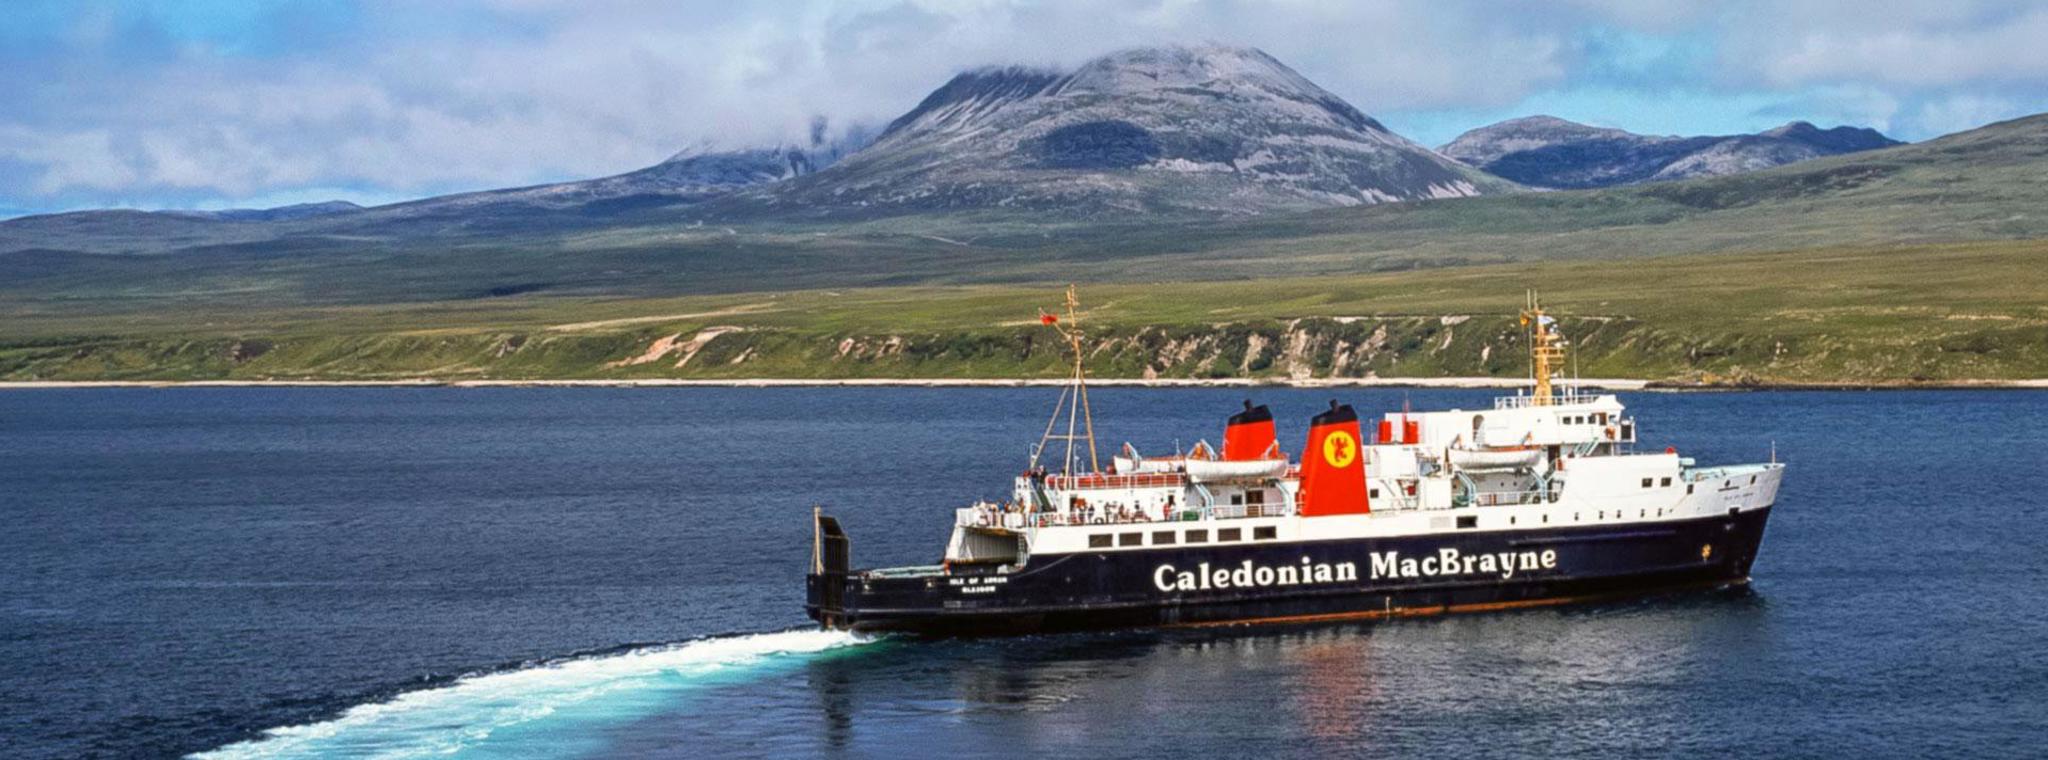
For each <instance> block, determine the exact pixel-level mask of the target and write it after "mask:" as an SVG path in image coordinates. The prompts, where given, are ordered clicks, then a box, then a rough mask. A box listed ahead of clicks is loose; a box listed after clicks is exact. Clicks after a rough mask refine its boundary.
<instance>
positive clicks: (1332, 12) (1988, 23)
mask: <svg viewBox="0 0 2048 760" xmlns="http://www.w3.org/2000/svg"><path fill="white" fill-rule="evenodd" d="M367 2H369V3H370V4H369V5H368V6H367V7H366V8H365V9H364V10H363V11H362V13H361V16H362V20H361V21H360V22H359V23H358V25H357V27H355V28H351V29H350V30H349V31H347V32H345V33H340V32H337V33H335V34H334V35H333V36H331V38H323V41H322V42H321V44H320V45H319V46H318V47H317V48H315V49H308V50H300V51H291V52H287V53H286V54H282V55H269V56H255V55H247V54H241V53H237V52H234V51H232V50H224V49H223V48H222V47H220V46H218V45H215V44H212V43H210V42H205V41H200V42H192V41H180V40H175V39H168V40H167V39H165V38H163V37H162V36H161V35H151V34H147V33H142V32H136V31H135V30H134V29H133V28H132V27H133V25H132V24H129V25H124V22H123V21H121V20H120V19H116V18H113V17H110V16H109V15H108V14H106V13H102V12H99V11H97V10H87V11H81V12H80V18H78V19H76V20H75V23H73V25H72V26H71V28H69V29H67V30H65V31H64V33H63V34H61V35H57V36H56V42H54V43H53V44H54V45H56V48H55V52H52V53H50V54H48V55H46V56H43V57H42V58H41V59H29V58H12V59H0V62H12V63H16V64H21V65H20V66H17V67H15V68H17V69H18V70H17V71H16V72H15V73H14V75H13V77H12V79H11V81H10V83H9V87H8V88H0V199H5V200H7V201H9V202H10V203H12V204H14V205H29V204H31V203H36V202H38V201H35V200H33V199H34V198H44V199H50V200H47V201H44V202H45V203H46V204H49V203H55V204H65V203H75V202H78V201H79V199H88V200H89V199H93V198H117V197H119V198H135V197H158V198H182V199H188V200H190V201H193V202H199V201H204V200H207V199H212V198H221V197H228V198H236V197H241V198H256V197H277V196H281V195H288V194H291V193H293V192H295V191H297V190H301V189H304V188H350V187H353V188H362V189H363V190H364V192H366V193H370V194H376V195H380V196H388V195H390V194H401V195H416V194H426V193H432V192H443V191H449V190H456V189H467V188H479V187H492V186H504V185H511V184H521V183H531V182H540V181H548V180H554V179H561V178H570V177H587V176H595V175H601V174H607V173H613V172H618V171H625V170H630V169H634V168H638V167H640V166H644V165H647V164H649V163H652V162H654V161H657V160H659V159H661V158H662V157H664V156H666V155H668V154H670V153H672V152H674V151H675V150H677V149H678V148H681V147H684V146H690V145H695V144H700V143H705V142H709V143H710V144H713V145H723V146H741V145H753V144H761V143H765V142H776V141H797V140H801V139H803V138H804V136H805V134H806V131H807V129H808V125H809V123H810V120H811V119H812V117H813V116H815V115H818V114H824V115H827V116H829V117H831V119H832V120H833V123H835V124H841V125H844V124H849V123H856V122H859V123H868V124H878V123H881V122H884V121H886V120H888V119H890V118H892V117H894V116H895V115H897V114H899V113H901V112H903V111H904V110H907V109H908V108H909V107H910V106H912V105H913V104H915V103H916V102H917V100H918V99H919V98H921V97H923V96H924V95H925V94H926V93H927V92H929V91H930V90H931V89H932V88H933V87H935V86H937V85H938V84H940V83H942V82H943V81H944V80H945V79H946V78H947V77H948V76H950V75H951V74H952V73H954V72H956V71H958V70H961V69H964V68H969V67H973V66H977V65H983V64H993V63H1027V64H1044V65H1055V66H1072V65H1075V64H1077V63H1079V62H1081V61H1082V60H1085V59H1086V58H1089V57H1092V56H1095V55H1098V54H1101V53H1104V52H1107V51H1109V50H1113V49H1117V48H1121V47H1129V46H1134V45H1147V44H1161V43H1174V42H1182V43H1189V42H1200V41H1206V40H1213V41H1219V42H1225V43H1232V44H1244V45H1252V46H1257V47H1260V48H1263V49H1265V50H1267V51H1268V52H1270V53H1272V54H1274V55H1275V56H1276V57H1278V58H1279V59H1281V60H1282V61H1284V62H1286V63H1288V64H1289V65H1291V66H1293V67H1295V68H1296V69H1299V70H1300V71H1301V72H1302V73H1303V74H1305V75H1307V76H1308V77H1309V78H1311V79H1313V80H1315V81H1316V82H1318V83H1320V84H1322V85H1323V86H1325V87H1327V88H1329V89H1331V90H1332V91H1334V92H1336V93H1337V94H1338V95H1340V96H1343V97H1344V98H1346V99H1348V100H1350V101H1352V102H1353V103H1354V104H1356V105H1358V106H1359V107H1360V108H1362V109H1363V110H1365V111H1367V112H1368V113H1387V112H1396V113H1407V114H1426V113H1430V112H1437V113H1480V112H1492V111H1497V110H1498V109H1503V108H1509V107H1513V106H1515V105H1516V104H1518V103H1525V102H1530V99H1531V98H1532V97H1537V96H1540V95H1542V94H1543V93H1558V92H1565V93H1569V92H1571V91H1574V88H1581V89H1583V88H1586V87H1589V86H1593V85H1589V84H1588V83H1587V82H1585V81H1578V80H1575V79H1574V77H1575V76H1583V73H1584V72H1583V69H1584V68H1585V66H1584V64H1585V63H1586V62H1585V61H1583V60H1581V59H1580V57H1581V56H1583V55H1585V52H1584V50H1583V49H1582V46H1579V45H1577V44H1576V41H1578V40H1580V39H1582V38H1583V35H1584V34H1586V33H1587V30H1588V29H1626V30H1630V33H1632V34H1639V35H1671V36H1674V37H1684V38H1686V39H1689V40H1690V39H1702V40H1709V41H1711V46H1712V48H1713V49H1714V50H1715V55H1714V59H1713V61H1714V62H1715V64H1716V65H1714V66H1712V67H1711V68H1712V69H1713V71H1712V72H1711V73H1707V74H1692V73H1686V72H1680V73H1678V74H1673V75H1672V76H1696V77H1699V76H1703V77H1706V78H1707V79H1709V80H1711V81H1674V82H1671V83H1669V85H1668V86H1662V85H1660V83H1659V82H1657V81H1656V77H1657V76H1660V73H1659V72H1658V71H1655V70H1652V71H1647V72H1642V73H1641V74H1640V78H1641V80H1642V81H1641V82H1636V83H1631V84H1629V85H1627V86H1629V87H1639V88H1645V89H1641V90H1640V91H1639V92H1638V93H1637V97H1638V100H1640V101H1641V102H1642V103H1649V104H1654V103H1656V102H1659V101H1658V99H1659V98H1660V97H1665V96H1667V95H1668V94H1669V93H1673V92H1686V91H1700V90H1703V89H1712V90H1716V91H1717V92H1718V93H1720V94H1722V95H1725V96H1727V98H1728V99H1729V100H1730V101H1731V102H1732V101H1737V100H1743V99H1746V98H1748V97H1749V96H1750V95H1752V94H1754V93H1756V92H1760V91H1775V92H1777V99H1778V100H1787V99H1790V100H1792V101H1794V102H1806V101H1799V100H1798V98H1804V97H1808V95H1807V94H1808V93H1820V94H1821V96H1818V97H1815V98H1812V99H1811V102H1813V103H1815V104H1816V108H1827V109H1833V112H1835V113H1839V114H1841V116H1840V117H1839V118H1841V119H1843V120H1850V119H1855V118H1865V119H1870V120H1872V121H1877V120H1885V121H1886V122H1887V123H1889V122H1890V121H1891V120H1893V119H1894V116H1895V115H1896V121H1897V123H1898V124H1902V125H1906V126H1908V127H1910V128H1915V129H1947V128H1950V127H1951V126H1954V125H1960V124H1964V123H1965V122H1967V121H1968V120H1970V119H1972V118H1977V117H1980V116H1983V115H1986V114H1994V113H1995V114H2001V115H2010V113H2008V112H2009V111H2012V110H2013V109H2024V108H2026V107H2028V106H2029V105H2030V104H2039V103H2041V102H2043V98H2041V97H2038V94H2039V93H2042V92H2048V53H2044V52H2043V51H2044V49H2048V47H2044V46H2042V45H2040V44H2039V43H2038V40H2041V39H2048V10H2036V9H2032V8H2031V6H2025V5H2013V4H2008V3H1993V2H1959V3H1949V4H1922V3H1907V2H1894V1H1893V0H1870V1H1869V2H1857V3H1848V2H1807V3H1795V2H1749V3H1742V4H1738V5H1732V6H1731V5H1727V4H1722V3H1710V2H1705V1H1704V0H1667V1H1665V2H1624V1H1623V0H1571V1H1570V2H1566V3H1562V4H1546V5H1522V4H1499V3H1488V2H1481V1H1480V0H1439V1H1438V2H1393V1H1391V0H1369V1H1366V2H1336V1H1317V0H1238V1H1232V0H1214V1H1209V0H1099V1H1096V2H1087V1H1085V0H1045V1H1043V2H1039V1H1033V0H962V1H960V2H940V1H939V0H846V1H844V2H830V1H828V0H790V1H787V2H771V1H769V0H757V1H755V2H725V3H719V2H700V3H673V2H666V1H665V0H616V1H612V2H563V1H559V0H470V1H469V2H462V3H458V2H455V1H454V0H450V1H449V2H437V3H411V2H397V1H396V0H367ZM285 42H287V43H289V42H292V40H286V41H285ZM1703 44H1706V43H1703ZM287 47H289V45H287ZM4 55H8V54H7V53H6V52H5V51H0V56H4ZM24 55H26V54H24ZM1653 64H1654V62H1653ZM1652 68H1653V69H1654V68H1655V66H1654V65H1653V66H1652ZM1596 84H1597V83H1596ZM1609 85H1611V83H1609ZM1618 97H1630V95H1629V94H1628V93H1627V92H1620V93H1619V95H1618ZM1667 99H1668V98H1667ZM1900 103H1911V104H1919V105H1908V106H1901V105H1899V104H1900ZM1627 108H1628V104H1626V103H1623V104H1620V105H1619V106H1618V107H1617V109H1616V110H1617V112H1625V111H1626V110H1627ZM1795 116H1796V115H1795ZM1817 116H1818V115H1817Z"/></svg>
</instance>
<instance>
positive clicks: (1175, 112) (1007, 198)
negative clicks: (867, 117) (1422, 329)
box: [732, 45, 1513, 215]
mask: <svg viewBox="0 0 2048 760" xmlns="http://www.w3.org/2000/svg"><path fill="white" fill-rule="evenodd" d="M1512 188H1513V186H1512V185H1511V184H1510V183H1507V182H1504V181H1501V180H1499V179H1496V178H1492V177H1489V176H1487V175H1485V174H1483V173H1480V172H1476V171H1473V170H1471V169H1470V168H1468V167H1465V166H1461V165H1459V164H1457V163H1456V162H1453V161H1450V160H1447V159H1445V158H1444V157H1443V156H1440V155H1437V154H1436V153H1434V152H1432V151H1430V150H1429V149H1428V148H1425V147H1423V146H1421V145H1418V144H1416V143H1414V142H1412V141H1409V140H1408V139H1406V138H1403V137H1401V136H1400V135H1397V134H1394V133H1393V132H1392V131H1390V130H1388V129H1387V128H1386V127H1385V126H1384V125H1382V124H1380V123H1379V122H1378V121H1376V120H1374V119H1373V118H1372V117H1370V116H1367V115H1365V114H1364V113H1362V112H1360V111H1359V110H1358V109H1357V108H1354V107H1353V106H1351V104H1349V103H1346V102H1344V100H1343V99H1342V98H1339V97H1337V96H1336V95H1334V94H1331V93H1330V92H1329V91H1327V90H1324V89H1323V88H1321V87H1318V86H1316V85H1315V83H1313V82H1310V81H1309V80H1308V79H1306V78H1304V77H1302V76H1301V75H1300V74H1298V73H1296V72H1295V71H1294V70H1293V69H1290V68H1288V67H1287V66H1286V65H1284V64H1282V63H1280V62H1279V61H1277V60H1275V59H1274V58H1273V57H1272V56H1270V55H1267V54H1265V53H1264V52H1261V51H1258V50H1255V49H1251V48H1239V47H1226V46H1218V45H1208V46H1199V47H1161V48H1141V49H1136V50H1125V51H1122V52H1118V53H1113V54H1110V55H1107V56H1103V57H1101V58H1097V59H1095V60H1092V61H1089V62H1088V63H1086V64H1084V65H1082V66H1081V67H1080V68H1078V69H1076V70H1074V71H1070V72H1061V71H1049V70H1039V69H1030V68H1018V67H1006V68H988V69H980V70H974V71H969V72H966V73H962V74H960V75H958V76H956V77H954V78H953V79H952V80H951V81H949V82H947V83H946V84H945V85H944V86H942V87H940V88H939V89H937V90H936V91H933V92H932V93H931V95H930V96H928V97H926V98H925V99H924V101H923V102H921V103H919V104H918V105H917V107H916V108H914V109H912V110H911V111H910V112H909V113H906V114H904V115H903V116H902V117H900V118H898V119H896V120H895V121H894V122H893V123H891V124H890V125H889V127H888V129H887V130H885V131H884V132H883V133H882V135H881V136H880V137H879V138H877V139H876V140H875V143H874V144H873V145H871V146H869V147H868V148H867V149H865V150H862V151H860V152H858V153H855V154H854V155H852V156H850V157H848V158H847V159H846V160H845V161H843V162H841V163H840V164H839V165H837V166H834V167H832V168H831V169H829V170H827V171H822V172H818V173H817V174H815V175H811V176H809V177H803V178H799V179H797V180H795V181H793V182H788V183H781V184H778V185H775V186H772V187H762V188H757V189H755V190H752V191H749V192H747V193H744V194H741V195H739V196H735V198H734V199H732V200H734V201H735V202H741V203H750V204H754V205H756V206H758V207H761V208H765V209H768V210H771V211H784V212H789V211H796V212H800V213H815V212H818V211H821V210H822V211H825V212H835V211H847V210H858V211H862V212H866V213H875V212H881V213H900V212H904V211H919V210H933V209H970V208H986V209H993V208H1005V209H1030V210H1037V211H1058V212H1063V213H1066V214H1079V215H1094V214H1118V213H1127V212H1131V211H1193V212H1202V213H1223V214H1248V213H1260V212H1268V211H1282V210H1297V209H1310V208H1323V207H1331V206H1351V205H1362V204H1373V203H1385V202H1391V201H1406V200H1420V199H1427V198H1455V197H1463V196H1471V195H1479V194H1482V193H1487V192H1496V191H1502V190H1509V189H1512Z"/></svg>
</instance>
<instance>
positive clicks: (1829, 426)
mask: <svg viewBox="0 0 2048 760" xmlns="http://www.w3.org/2000/svg"><path fill="white" fill-rule="evenodd" d="M1056 393H1057V391H1056V390H1049V389H963V388H954V389H910V388H852V389H831V388H805V389H798V388H775V389H720V388H635V389H627V388H619V389H595V388H577V389H546V388H500V389H446V388H419V389H370V388H346V389H341V388H317V389H316V388H298V389H288V388H181V389H90V390H16V391H0V756H6V757H14V758H42V757H51V758H59V757H61V758H72V757H122V758H126V757H167V756H180V755H186V754H192V753H197V754H199V755H201V756H203V757H221V758H242V757H424V756H436V757H440V756H452V757H458V758H465V757H467V758H559V757H632V756H646V757H675V758H702V757H725V756H774V757H811V756H830V757H901V756H906V755H910V756H925V757H973V756H989V755H997V756H1044V757H1072V756H1086V757H1160V756H1174V757H1187V756H1215V757H1253V756H1257V757H1327V756H1395V757H1418V756H1426V757H1470V756H1500V755H1539V756H1546V757H1587V758H1593V757H1598V758H1607V757H1617V756H1622V757H1633V756H1642V755H1657V756H1665V755H1684V756H1699V757H1775V756H1783V757H1799V756H1832V757H1841V756H1851V757H1863V758H1869V757H1924V756H1973V757H1974V756H2036V757H2038V756H2040V755H2041V753H2042V752H2043V751H2044V750H2043V747H2044V746H2048V525H2044V520H2048V509H2044V508H2048V432H2044V431H2048V393H2041V392H2021V391H2011V392H2006V391H1953V392H1933V391H1930V392H1905V391H1899V392H1750V393H1686V394H1673V393H1628V394H1624V395H1623V400H1624V401H1625V402H1627V403H1629V404H1630V405H1631V406H1632V407H1633V409H1634V411H1635V412H1636V413H1637V414H1638V415H1639V419H1640V420H1641V425H1640V428H1641V435H1642V439H1643V441H1644V446H1645V447H1650V448H1655V449H1662V448H1663V447H1664V446H1667V445H1669V446H1675V447H1677V448H1678V450H1679V451H1680V452H1682V453H1684V454H1686V455H1688V456H1693V457H1696V458H1697V459H1698V460H1699V461H1700V462H1702V463H1712V462H1740V461H1759V460H1764V459H1767V458H1769V457H1771V456H1772V452H1773V448H1774V447H1775V450H1776V456H1777V457H1778V458H1780V459H1781V460H1784V461H1787V462H1789V463H1790V464H1791V469H1790V470H1789V474H1788V477H1787V480H1786V484H1785V487H1784V490H1783V492H1782V493H1781V495H1780V501H1779V503H1778V507H1777V509H1776V510H1775V512H1774V515H1773V517H1772V522H1771V526H1770V530H1769V533H1768V535H1767V536H1766V538H1765V541H1764V547H1763V551H1762V554H1761V556H1760V558H1759V559H1758V561H1757V564H1756V568H1755V583H1754V584H1753V586H1752V587H1751V588H1750V589H1748V590H1745V591H1738V592H1712V593H1695V594H1686V595H1677V596H1669V597H1660V598H1649V599H1642V600H1636V601H1630V602H1626V603H1615V604H1603V605H1597V606H1580V607H1566V608H1550V609H1540V610H1531V611H1520V612H1508V613H1499V614H1484V615H1470V616H1455V617H1446V618H1432V619H1412V620H1400V621H1393V622H1377V623H1358V624H1345V625H1322V626H1312V627H1253V628H1241V629H1221V630H1203V631H1195V632H1189V631H1172V632H1158V631H1138V632H1122V633H1109V634H1088V635H1061V636H1036V637H1023V638H1014V639H1001V640H975V641H914V640H901V639H889V638H879V639H877V638H862V637H856V636H853V635H849V634H844V633H831V632H820V631H815V630H812V629H811V628H809V627H808V626H807V625H806V623H807V621H806V619H805V618H804V617H803V614H802V609H801V605H802V596H803V591H802V589H803V573H804V571H805V569H806V567H807V563H808V561H809V545H808V541H809V538H810V530H809V527H808V523H807V522H806V520H807V519H808V516H809V514H810V511H811V508H812V506H813V505H822V506H824V507H825V508H826V509H827V510H829V511H830V512H832V513H833V514H836V515H839V516H841V517H842V519H843V522H844V524H845V525H846V527H847V529H848V531H849V532H850V533H851V535H852V536H853V542H854V543H853V550H854V559H855V562H856V564H860V565H877V564H923V563H930V562H932V561H934V560H935V559H936V558H937V556H938V554H939V552H940V550H941V549H942V547H943V542H944V540H945V537H946V532H947V525H948V522H949V518H950V514H951V513H950V510H951V509H952V508H953V507H955V506H958V505H960V504H962V503H963V502H965V501H968V500H971V499H975V498H999V497H1001V496H1002V495H1004V493H1005V491H1006V489H1007V486H1008V482H1009V478H1010V476H1011V475H1013V474H1014V473H1015V472H1016V471H1018V470H1020V469H1022V468H1023V467H1024V464H1025V456H1026V454H1027V447H1028V445H1029V444H1030V443H1031V442H1033V441H1035V440H1036V438H1037V434H1038V433H1039V432H1040V431H1041V430H1042V428H1043V425H1044V424H1045V415H1046V414H1047V413H1048V412H1049V411H1050V407H1051V405H1052V403H1053V400H1054V397H1055V395H1056ZM1091 395H1092V396H1093V399H1094V401H1095V419H1096V421H1097V424H1098V429H1099V431H1100V433H1101V436H1102V437H1103V438H1104V439H1105V441H1107V442H1122V441H1126V440H1128V441H1131V442H1132V443H1134V444H1135V445H1137V446H1138V448H1139V449H1140V450H1143V451H1167V450H1171V449H1173V448H1175V447H1176V446H1181V447H1185V446H1188V445H1192V444H1193V443H1194V442H1195V441H1197V440H1199V439H1205V438H1206V439H1209V440H1211V441H1212V442H1213V441H1214V440H1215V439H1217V438H1218V437H1220V434H1221V427H1222V422H1223V419H1224V417H1225V416H1227V415H1228V414H1230V413H1231V412H1232V411H1234V410H1236V409H1237V408H1238V402H1239V400H1240V399H1242V398H1244V397H1246V396H1250V397H1252V398H1254V399H1256V400H1257V401H1260V402H1262V403H1268V404H1271V405H1272V406H1273V408H1274V410H1275V413H1276V415H1277V416H1278V418H1279V420H1280V428H1281V437H1282V440H1283V442H1284V443H1289V444H1290V446H1291V447H1292V448H1299V443H1298V441H1299V439H1300V437H1301V436H1302V434H1303V432H1304V430H1303V428H1304V426H1305V422H1306V420H1307V419H1308V417H1309V416H1310V415H1311V414H1313V413H1314V412H1315V411H1316V410H1317V409H1319V408H1321V407H1323V406H1324V405H1325V404H1326V402H1327V399H1329V398H1331V397H1336V398H1340V399H1343V400H1345V401H1347V402H1349V403H1352V404H1355V405H1357V406H1358V407H1359V409H1360V411H1361V412H1363V413H1376V412H1379V411H1387V410H1396V409H1399V408H1401V407H1402V406H1403V405H1404V404H1407V405H1412V406H1414V407H1415V408H1418V409H1433V408H1448V407H1462V408H1468V409H1469V408H1477V407H1485V406H1488V405H1489V403H1490V397H1491V395H1492V394H1491V393H1490V392H1485V391H1440V390H1397V389H1396V390H1386V389H1374V390H1316V391H1310V390H1280V389H1214V390H1207V389H1205V390H1195V389H1171V390H1150V389H1128V388H1105V389H1099V390H1096V391H1094V392H1093V393H1092V394H1091Z"/></svg>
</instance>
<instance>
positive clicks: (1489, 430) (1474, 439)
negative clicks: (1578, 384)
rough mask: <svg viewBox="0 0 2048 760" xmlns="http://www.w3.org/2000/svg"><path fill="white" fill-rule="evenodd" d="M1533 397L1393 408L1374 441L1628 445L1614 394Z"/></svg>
mask: <svg viewBox="0 0 2048 760" xmlns="http://www.w3.org/2000/svg"><path fill="white" fill-rule="evenodd" d="M1536 401H1537V398H1536V397H1533V396H1508V397H1504V398H1499V399H1495V400H1494V404H1493V408H1492V409H1473V410H1466V409H1451V410H1448V411H1439V412H1391V413H1388V414H1387V415H1386V416H1385V417H1383V418H1381V420H1380V424H1379V435H1378V436H1377V440H1378V442H1379V443H1382V444H1403V445H1409V446H1419V447H1422V448H1425V449H1431V450H1439V451H1440V450H1443V449H1446V448H1449V449H1465V450H1480V449H1515V448H1548V447H1551V446H1558V447H1563V448H1566V449H1588V451H1585V452H1584V453H1591V451H1590V449H1591V448H1592V447H1598V446H1601V445H1605V444H1616V443H1629V442H1633V441H1634V440H1635V437H1636V425H1635V420H1634V418H1631V417H1629V416H1627V411H1626V409H1625V408H1624V407H1623V406H1622V404H1621V400H1620V399H1618V398H1616V397H1615V396H1614V395H1613V394H1597V395H1595V394H1582V393H1568V394H1564V395H1559V396H1555V397H1552V398H1550V399H1548V402H1549V403H1535V402H1536Z"/></svg>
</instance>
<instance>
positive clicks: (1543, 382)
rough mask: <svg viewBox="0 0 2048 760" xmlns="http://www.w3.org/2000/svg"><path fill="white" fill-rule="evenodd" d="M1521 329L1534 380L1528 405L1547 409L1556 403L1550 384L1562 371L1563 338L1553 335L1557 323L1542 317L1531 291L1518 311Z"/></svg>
mask: <svg viewBox="0 0 2048 760" xmlns="http://www.w3.org/2000/svg"><path fill="white" fill-rule="evenodd" d="M1522 326H1523V327H1527V328H1529V364H1530V370H1531V373H1532V374H1534V375H1535V378H1536V391H1535V393H1534V395H1533V396H1532V397H1531V398H1530V399H1529V403H1530V404H1531V405H1532V406H1550V405H1552V404H1555V403H1557V397H1556V396H1555V395H1554V394H1553V393H1552V392H1551V387H1550V380H1551V378H1553V377H1556V376H1557V373H1558V372H1559V371H1560V370H1562V369H1563V368H1564V337H1563V336H1561V335H1558V334H1557V319H1556V318H1555V317H1551V316H1549V315H1547V314H1544V313H1543V306H1542V305H1541V304H1540V303H1538V302H1537V300H1536V292H1535V291H1533V290H1532V291H1529V293H1528V299H1527V305H1526V306H1525V307H1524V308H1523V309H1522Z"/></svg>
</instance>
